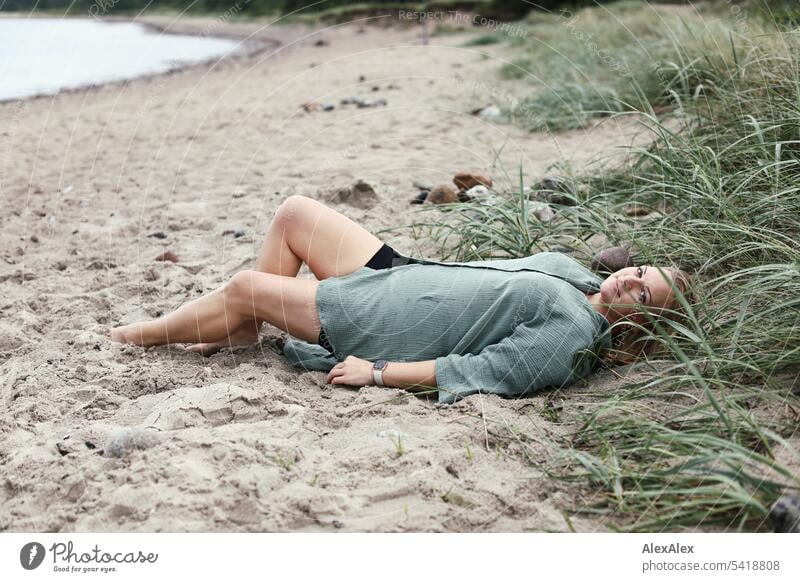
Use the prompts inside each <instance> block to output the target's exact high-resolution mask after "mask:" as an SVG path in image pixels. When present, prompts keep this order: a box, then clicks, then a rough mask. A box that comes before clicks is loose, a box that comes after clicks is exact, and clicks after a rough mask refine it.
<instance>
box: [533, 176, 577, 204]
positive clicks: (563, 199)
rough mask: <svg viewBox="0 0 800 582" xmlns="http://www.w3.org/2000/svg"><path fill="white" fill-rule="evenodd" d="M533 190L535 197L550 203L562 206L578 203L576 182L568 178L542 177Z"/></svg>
mask: <svg viewBox="0 0 800 582" xmlns="http://www.w3.org/2000/svg"><path fill="white" fill-rule="evenodd" d="M533 192H534V195H533V196H534V197H535V198H537V199H539V200H542V201H544V202H549V203H550V204H558V205H560V206H575V205H577V200H576V198H575V194H576V193H577V190H576V187H575V183H574V182H573V181H572V180H568V179H566V178H558V177H548V178H542V179H541V180H540V181H539V183H538V184H536V185H535V186H534V187H533Z"/></svg>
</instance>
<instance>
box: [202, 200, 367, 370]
mask: <svg viewBox="0 0 800 582" xmlns="http://www.w3.org/2000/svg"><path fill="white" fill-rule="evenodd" d="M382 244H383V243H382V242H381V240H380V239H379V238H378V237H376V236H375V235H373V234H371V233H370V232H369V231H367V230H366V229H365V228H363V227H362V226H360V225H359V224H358V223H356V222H354V221H352V220H350V219H349V218H347V217H346V216H344V215H343V214H341V213H339V212H337V211H335V210H334V209H332V208H329V207H327V206H325V205H324V204H322V203H320V202H318V201H316V200H313V199H311V198H306V197H305V196H290V197H289V198H287V199H286V200H284V201H283V203H282V204H281V205H280V207H279V208H278V210H277V211H276V213H275V217H274V218H273V219H272V222H271V223H270V225H269V228H268V229H267V233H266V236H265V238H264V242H263V244H262V245H261V250H260V252H259V254H258V258H257V259H256V263H255V270H257V271H261V272H264V273H273V274H275V275H283V276H285V277H296V276H297V273H298V271H299V270H300V266H301V265H302V264H303V263H306V264H307V265H308V266H309V269H311V271H312V272H313V273H314V275H315V276H316V277H317V279H319V280H322V279H327V278H328V277H338V276H342V275H346V274H349V273H352V272H353V271H355V270H356V269H358V268H360V267H363V266H364V265H365V264H366V263H367V261H369V259H370V258H371V257H372V255H374V254H375V252H376V251H377V250H378V249H379V248H381V245H382ZM261 323H262V322H261V321H260V320H248V321H245V322H243V323H242V325H240V326H239V327H237V328H232V329H231V333H230V335H229V336H228V337H226V338H224V339H222V340H220V341H216V342H210V343H202V344H195V345H193V346H190V347H189V348H188V349H189V350H191V351H193V352H197V353H199V354H202V355H204V356H209V355H211V354H214V353H216V352H218V351H219V350H220V349H222V348H225V347H228V346H230V347H233V346H236V345H249V344H252V343H254V342H256V341H258V331H259V329H260V327H261ZM314 342H316V338H314Z"/></svg>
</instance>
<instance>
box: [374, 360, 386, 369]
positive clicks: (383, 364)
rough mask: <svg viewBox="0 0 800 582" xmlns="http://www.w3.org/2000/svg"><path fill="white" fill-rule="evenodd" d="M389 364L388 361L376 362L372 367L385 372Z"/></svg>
mask: <svg viewBox="0 0 800 582" xmlns="http://www.w3.org/2000/svg"><path fill="white" fill-rule="evenodd" d="M388 363H389V362H387V361H386V360H375V363H374V364H373V365H372V367H373V368H374V369H376V370H383V369H384V368H385V367H386V364H388Z"/></svg>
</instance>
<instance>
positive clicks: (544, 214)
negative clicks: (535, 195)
mask: <svg viewBox="0 0 800 582" xmlns="http://www.w3.org/2000/svg"><path fill="white" fill-rule="evenodd" d="M528 213H529V214H532V215H533V216H535V217H536V219H537V220H539V222H550V221H551V220H553V218H555V215H556V213H555V211H554V210H553V208H552V207H551V206H550V205H549V204H548V203H547V202H538V201H535V200H534V201H532V202H531V206H530V208H529V210H528Z"/></svg>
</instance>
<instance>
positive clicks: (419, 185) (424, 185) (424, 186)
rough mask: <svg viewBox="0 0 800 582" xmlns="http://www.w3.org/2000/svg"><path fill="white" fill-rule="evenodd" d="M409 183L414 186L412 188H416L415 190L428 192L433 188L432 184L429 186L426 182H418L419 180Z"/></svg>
mask: <svg viewBox="0 0 800 582" xmlns="http://www.w3.org/2000/svg"><path fill="white" fill-rule="evenodd" d="M411 185H412V186H414V188H416V189H417V190H427V191H428V192H430V191H431V190H433V186H431V185H430V184H428V183H426V182H420V181H419V180H414V181H413V182H412V183H411Z"/></svg>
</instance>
